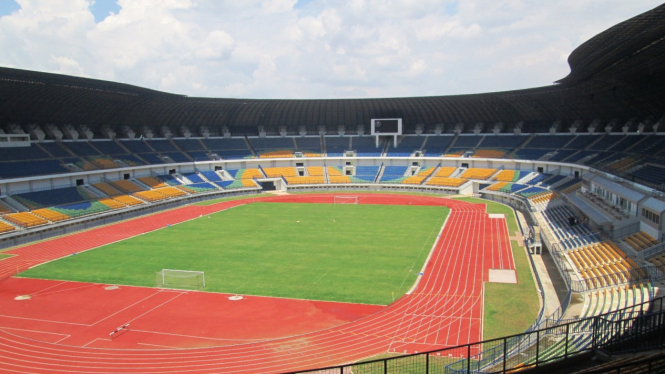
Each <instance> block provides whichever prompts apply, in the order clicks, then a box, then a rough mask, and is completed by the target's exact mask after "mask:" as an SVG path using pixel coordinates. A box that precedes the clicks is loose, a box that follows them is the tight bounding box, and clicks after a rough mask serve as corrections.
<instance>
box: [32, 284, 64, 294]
mask: <svg viewBox="0 0 665 374" xmlns="http://www.w3.org/2000/svg"><path fill="white" fill-rule="evenodd" d="M65 283H67V282H60V283H58V284H55V285H53V286H51V287H46V288H44V289H42V290H39V291H35V292H33V293H31V294H30V296H33V295H36V294H38V293H40V292H43V291H46V290H49V289H51V288H53V287H58V286H59V285H61V284H65Z"/></svg>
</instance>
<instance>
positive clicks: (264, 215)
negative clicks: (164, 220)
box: [20, 203, 449, 305]
mask: <svg viewBox="0 0 665 374" xmlns="http://www.w3.org/2000/svg"><path fill="white" fill-rule="evenodd" d="M448 213H449V209H448V208H446V207H439V206H399V205H352V204H298V203H252V204H246V205H241V206H238V207H235V208H232V209H228V210H224V211H221V212H218V213H215V214H212V215H210V216H203V217H200V218H196V219H194V220H191V221H187V222H184V223H181V224H178V225H173V226H169V227H165V228H163V229H160V230H156V231H153V232H150V233H147V234H144V235H140V236H136V237H133V238H130V239H127V240H123V241H120V242H117V243H113V244H109V245H106V246H103V247H100V248H96V249H93V250H90V251H87V252H84V253H79V254H77V255H71V256H68V257H65V258H62V259H59V260H56V261H53V262H49V263H46V264H44V265H40V266H37V267H35V268H32V269H30V270H28V271H25V272H23V273H21V274H20V276H22V277H32V278H42V279H56V280H68V281H81V282H97V283H106V284H119V285H136V286H148V287H154V286H155V272H158V271H160V270H162V269H181V270H195V271H204V272H205V281H206V288H205V290H206V291H211V292H223V293H237V294H243V295H262V296H276V297H289V298H298V299H310V300H327V301H341V302H354V303H367V304H379V305H387V304H390V303H391V302H392V301H393V297H394V298H395V299H397V298H398V297H400V296H402V295H403V294H404V293H405V292H407V291H408V290H409V288H411V286H412V285H413V283H414V282H415V279H416V275H417V273H418V272H419V271H420V269H421V268H422V265H423V263H424V262H425V259H426V258H427V256H428V254H429V252H430V250H431V248H432V245H433V244H434V241H435V239H436V236H437V235H438V233H439V230H440V229H441V226H442V225H443V223H444V221H445V219H446V217H447V215H448Z"/></svg>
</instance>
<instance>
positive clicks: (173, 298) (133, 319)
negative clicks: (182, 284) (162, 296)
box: [126, 292, 186, 323]
mask: <svg viewBox="0 0 665 374" xmlns="http://www.w3.org/2000/svg"><path fill="white" fill-rule="evenodd" d="M184 294H186V292H183V293H181V294H178V295H175V296H173V297H172V298H170V299H168V300H166V301H165V302H163V303H161V304H159V305H157V306H156V307H154V308H152V309H150V310H148V311H146V312H145V313H143V314H141V315H138V316H136V317H134V318H132V319H130V320H129V321H127V322H126V323H130V322H132V321H136V320H137V319H139V318H141V317H143V316H144V315H146V314H148V313H150V312H152V311H153V310H155V309H157V308H159V307H160V306H162V305H164V304H166V303H169V302H171V301H172V300H175V299H177V298H179V297H180V296H182V295H184Z"/></svg>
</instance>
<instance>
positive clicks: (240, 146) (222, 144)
mask: <svg viewBox="0 0 665 374" xmlns="http://www.w3.org/2000/svg"><path fill="white" fill-rule="evenodd" d="M202 141H203V144H205V146H206V148H208V149H209V150H210V152H212V153H215V154H217V155H218V156H219V157H221V158H222V159H225V160H235V159H243V158H252V157H254V156H253V155H252V151H250V150H249V148H247V144H246V143H245V139H243V138H231V139H203V140H202Z"/></svg>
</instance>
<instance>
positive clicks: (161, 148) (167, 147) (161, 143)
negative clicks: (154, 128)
mask: <svg viewBox="0 0 665 374" xmlns="http://www.w3.org/2000/svg"><path fill="white" fill-rule="evenodd" d="M145 142H146V144H148V145H149V146H150V147H151V148H152V149H154V150H155V151H156V152H160V153H164V152H178V150H177V149H176V147H174V146H173V144H171V142H170V141H168V140H166V139H152V140H146V141H145Z"/></svg>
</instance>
